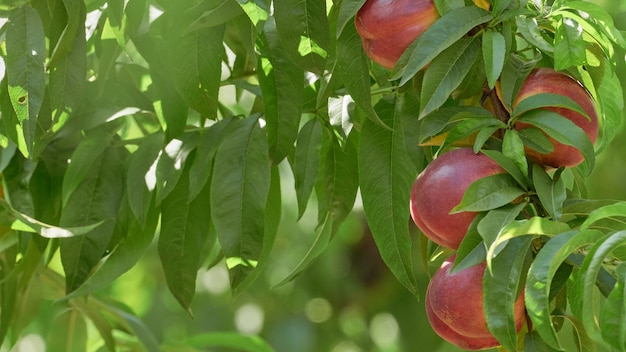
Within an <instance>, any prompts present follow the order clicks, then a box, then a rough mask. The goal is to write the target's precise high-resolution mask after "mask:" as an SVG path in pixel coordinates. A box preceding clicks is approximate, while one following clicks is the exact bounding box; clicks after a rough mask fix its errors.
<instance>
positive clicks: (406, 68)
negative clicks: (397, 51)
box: [393, 6, 492, 85]
mask: <svg viewBox="0 0 626 352" xmlns="http://www.w3.org/2000/svg"><path fill="white" fill-rule="evenodd" d="M491 19H492V15H491V14H490V13H488V12H487V11H485V10H483V9H480V8H478V7H475V6H467V7H461V8H457V9H454V10H452V11H450V12H448V13H446V14H445V15H443V16H442V17H441V18H439V19H438V20H437V21H435V23H433V25H432V26H430V27H428V29H427V30H426V31H425V32H424V33H422V34H421V35H420V36H419V38H418V39H417V40H416V41H414V42H413V43H412V44H411V45H410V46H409V47H408V48H407V50H406V51H405V52H404V54H402V56H401V57H400V60H399V61H398V64H397V65H396V67H399V68H400V69H399V70H398V72H396V74H395V75H394V76H393V79H398V78H402V79H401V80H400V85H404V84H405V83H406V82H408V81H409V80H410V79H411V77H413V76H414V75H415V74H416V73H417V71H419V70H421V69H422V68H424V67H425V66H426V65H428V64H429V63H430V62H431V61H432V60H433V59H434V58H435V57H436V56H437V55H439V54H440V53H441V52H443V51H444V50H446V49H447V48H449V47H450V46H451V45H452V44H454V43H456V42H457V41H458V40H459V39H461V38H462V37H463V36H464V35H465V34H467V32H469V31H470V30H471V29H472V28H474V27H476V26H478V25H480V24H483V23H486V22H488V21H490V20H491Z"/></svg>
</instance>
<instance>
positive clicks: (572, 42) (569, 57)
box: [554, 17, 587, 71]
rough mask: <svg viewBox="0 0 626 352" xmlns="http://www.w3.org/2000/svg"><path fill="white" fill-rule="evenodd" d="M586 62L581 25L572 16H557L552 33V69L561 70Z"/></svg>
mask: <svg viewBox="0 0 626 352" xmlns="http://www.w3.org/2000/svg"><path fill="white" fill-rule="evenodd" d="M586 62H587V56H586V54H585V41H584V39H583V29H582V26H581V25H580V24H579V23H578V22H576V20H574V19H573V18H568V17H561V18H559V20H558V21H557V23H556V31H555V33H554V69H555V70H557V71H561V70H564V69H566V68H569V67H571V66H579V65H583V64H585V63H586Z"/></svg>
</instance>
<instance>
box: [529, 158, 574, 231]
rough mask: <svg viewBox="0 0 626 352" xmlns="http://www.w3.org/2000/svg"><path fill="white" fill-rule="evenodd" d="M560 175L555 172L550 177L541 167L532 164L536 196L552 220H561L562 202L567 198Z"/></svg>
mask: <svg viewBox="0 0 626 352" xmlns="http://www.w3.org/2000/svg"><path fill="white" fill-rule="evenodd" d="M560 175H561V173H560V172H557V173H555V174H554V176H553V177H550V176H549V175H548V174H547V173H546V171H545V170H544V169H543V168H542V167H541V166H539V165H537V164H533V181H534V185H535V190H536V191H537V196H539V200H540V201H541V204H542V205H543V207H544V208H545V209H546V211H547V212H548V214H549V215H550V216H551V217H552V218H553V219H554V220H559V219H560V218H561V215H562V214H563V202H565V198H566V197H567V194H566V190H565V183H564V182H563V179H562V178H561V177H560Z"/></svg>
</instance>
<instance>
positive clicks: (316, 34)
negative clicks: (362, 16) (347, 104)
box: [274, 0, 330, 74]
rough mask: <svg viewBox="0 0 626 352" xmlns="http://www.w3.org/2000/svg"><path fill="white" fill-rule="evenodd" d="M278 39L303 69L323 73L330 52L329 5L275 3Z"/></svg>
mask: <svg viewBox="0 0 626 352" xmlns="http://www.w3.org/2000/svg"><path fill="white" fill-rule="evenodd" d="M274 17H275V18H276V28H277V29H278V36H279V37H280V40H281V41H282V43H283V45H284V47H285V48H286V49H287V52H288V54H289V56H290V57H291V58H292V59H293V60H294V61H295V62H296V63H298V64H299V65H300V66H301V67H302V68H304V69H305V70H307V71H311V72H314V73H317V74H322V73H323V72H324V69H325V68H326V58H327V57H328V52H329V50H330V26H329V23H328V17H327V16H326V2H324V1H318V0H283V1H280V2H276V3H274Z"/></svg>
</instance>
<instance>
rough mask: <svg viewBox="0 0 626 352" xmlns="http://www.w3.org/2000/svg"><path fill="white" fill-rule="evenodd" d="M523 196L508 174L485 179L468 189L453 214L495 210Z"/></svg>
mask: <svg viewBox="0 0 626 352" xmlns="http://www.w3.org/2000/svg"><path fill="white" fill-rule="evenodd" d="M523 194H524V191H523V190H522V189H521V188H519V186H518V185H517V183H516V182H515V180H514V179H513V178H512V177H511V176H509V175H507V174H496V175H492V176H487V177H483V178H481V179H478V180H476V181H474V182H473V183H472V184H471V185H470V186H469V187H468V188H467V190H466V191H465V194H464V195H463V199H461V202H460V203H459V204H458V205H457V206H455V207H454V208H453V209H452V211H451V213H456V212H461V211H485V210H491V209H495V208H498V207H501V206H503V205H506V204H509V203H511V202H512V201H514V200H515V199H516V198H518V197H519V196H521V195H523Z"/></svg>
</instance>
